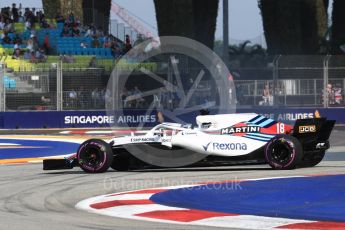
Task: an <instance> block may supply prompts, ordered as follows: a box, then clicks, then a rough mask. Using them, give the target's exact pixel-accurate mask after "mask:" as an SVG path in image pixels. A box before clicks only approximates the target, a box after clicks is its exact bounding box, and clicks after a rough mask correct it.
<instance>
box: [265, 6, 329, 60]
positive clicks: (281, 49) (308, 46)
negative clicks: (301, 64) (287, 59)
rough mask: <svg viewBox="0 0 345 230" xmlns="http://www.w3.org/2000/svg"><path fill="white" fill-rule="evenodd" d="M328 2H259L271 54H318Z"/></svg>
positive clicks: (323, 33) (325, 26) (325, 22)
mask: <svg viewBox="0 0 345 230" xmlns="http://www.w3.org/2000/svg"><path fill="white" fill-rule="evenodd" d="M327 5H328V1H327V0H288V1H287V0H260V1H259V7H260V9H261V14H262V18H263V26H264V31H265V37H266V40H267V46H268V52H269V53H270V54H318V53H319V51H320V45H321V43H322V41H323V39H324V36H325V34H326V32H327V26H328V25H327V17H328V16H327Z"/></svg>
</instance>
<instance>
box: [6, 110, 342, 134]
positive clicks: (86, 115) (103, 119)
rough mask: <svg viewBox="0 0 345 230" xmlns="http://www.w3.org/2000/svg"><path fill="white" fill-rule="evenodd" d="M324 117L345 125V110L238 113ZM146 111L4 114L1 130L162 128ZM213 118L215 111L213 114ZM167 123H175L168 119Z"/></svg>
mask: <svg viewBox="0 0 345 230" xmlns="http://www.w3.org/2000/svg"><path fill="white" fill-rule="evenodd" d="M316 111H317V112H318V113H319V114H320V115H321V116H322V117H327V118H328V119H334V120H336V121H337V124H345V108H331V109H323V108H320V109H317V108H307V109H294V108H279V109H277V108H276V109H273V108H254V109H238V110H237V112H238V113H258V114H263V115H265V116H267V117H270V118H273V119H275V120H278V121H282V122H285V123H288V124H293V123H294V122H295V120H296V119H303V118H313V117H314V116H315V112H316ZM146 112H147V111H146V110H125V111H123V112H122V113H114V114H111V115H109V114H107V113H106V112H105V111H61V112H54V111H52V112H48V111H47V112H44V111H40V112H3V113H0V128H4V129H15V128H86V127H90V128H91V127H108V126H119V127H128V126H134V127H135V126H137V125H139V124H140V123H144V124H145V126H147V127H152V126H154V125H156V124H158V118H157V112H156V111H152V113H151V114H149V115H146ZM211 114H213V113H212V111H211ZM196 115H198V111H194V112H191V113H186V114H182V115H181V116H179V118H180V119H181V120H183V121H185V122H186V123H192V124H194V123H195V116H196ZM165 121H171V122H174V121H173V120H170V119H169V117H165Z"/></svg>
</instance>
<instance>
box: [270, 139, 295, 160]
mask: <svg viewBox="0 0 345 230" xmlns="http://www.w3.org/2000/svg"><path fill="white" fill-rule="evenodd" d="M271 158H272V160H273V161H274V162H275V163H278V164H279V165H285V164H287V163H289V162H290V160H291V149H290V148H289V146H287V145H286V144H284V143H277V144H275V145H274V146H272V153H271Z"/></svg>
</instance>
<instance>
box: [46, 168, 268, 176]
mask: <svg viewBox="0 0 345 230" xmlns="http://www.w3.org/2000/svg"><path fill="white" fill-rule="evenodd" d="M272 170H273V169H271V168H262V167H250V168H248V167H247V168H228V167H227V168H224V167H223V168H160V169H137V170H129V171H115V170H109V171H107V172H105V173H138V172H140V173H148V172H157V173H158V172H222V171H224V172H232V171H233V172H235V171H239V172H241V171H272ZM43 174H46V175H63V174H70V175H79V174H90V173H86V172H84V171H82V170H81V171H52V172H44V173H43Z"/></svg>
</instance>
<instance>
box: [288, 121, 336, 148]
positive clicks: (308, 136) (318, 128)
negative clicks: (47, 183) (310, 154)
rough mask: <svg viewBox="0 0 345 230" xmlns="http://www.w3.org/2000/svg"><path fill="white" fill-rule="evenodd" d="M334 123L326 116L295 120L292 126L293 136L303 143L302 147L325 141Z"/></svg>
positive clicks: (326, 141)
mask: <svg viewBox="0 0 345 230" xmlns="http://www.w3.org/2000/svg"><path fill="white" fill-rule="evenodd" d="M334 125H335V121H334V120H327V118H311V119H301V120H297V121H296V123H295V126H294V128H293V136H294V137H296V138H297V139H298V140H299V141H300V142H301V143H302V145H303V148H304V149H308V147H311V148H312V147H313V146H315V145H317V144H318V143H327V144H328V139H329V137H330V135H331V133H332V130H333V127H334Z"/></svg>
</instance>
